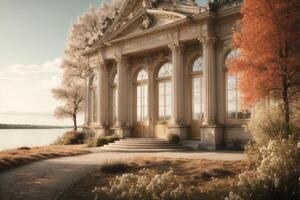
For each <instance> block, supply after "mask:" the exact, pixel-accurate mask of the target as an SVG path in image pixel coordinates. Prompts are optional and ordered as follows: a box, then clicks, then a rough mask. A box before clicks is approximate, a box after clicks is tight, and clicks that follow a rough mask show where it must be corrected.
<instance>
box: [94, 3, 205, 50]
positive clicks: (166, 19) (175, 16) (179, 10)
mask: <svg viewBox="0 0 300 200" xmlns="http://www.w3.org/2000/svg"><path fill="white" fill-rule="evenodd" d="M199 12H201V9H200V8H199V7H198V5H197V4H196V3H195V1H194V0H125V2H124V3H123V5H122V7H121V8H120V9H119V10H118V13H117V15H116V16H115V17H114V19H113V21H110V20H109V19H108V20H106V21H105V24H104V26H103V28H104V29H103V30H104V34H103V37H102V38H101V39H100V40H99V41H98V42H96V43H95V44H94V45H93V46H98V45H101V44H103V43H106V42H109V41H111V40H115V39H117V38H121V37H125V36H126V35H130V34H135V33H138V32H142V31H145V30H147V29H151V28H154V27H158V26H163V25H166V24H169V23H172V22H175V21H177V20H180V19H183V18H186V17H187V16H189V15H193V14H196V13H199Z"/></svg>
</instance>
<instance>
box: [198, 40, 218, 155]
mask: <svg viewBox="0 0 300 200" xmlns="http://www.w3.org/2000/svg"><path fill="white" fill-rule="evenodd" d="M199 40H200V42H201V44H202V49H203V59H204V88H205V110H204V124H203V126H202V127H201V144H202V145H203V146H202V147H203V148H205V149H210V150H216V149H220V148H222V146H223V133H222V127H220V126H219V124H218V123H217V78H216V77H217V73H216V49H215V45H216V38H215V37H214V36H205V37H203V36H201V37H200V38H199Z"/></svg>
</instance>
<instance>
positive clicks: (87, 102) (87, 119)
mask: <svg viewBox="0 0 300 200" xmlns="http://www.w3.org/2000/svg"><path fill="white" fill-rule="evenodd" d="M90 96H91V94H90V76H87V77H86V78H85V105H84V106H85V116H84V117H85V124H84V126H85V127H88V126H89V124H90V114H91V110H90Z"/></svg>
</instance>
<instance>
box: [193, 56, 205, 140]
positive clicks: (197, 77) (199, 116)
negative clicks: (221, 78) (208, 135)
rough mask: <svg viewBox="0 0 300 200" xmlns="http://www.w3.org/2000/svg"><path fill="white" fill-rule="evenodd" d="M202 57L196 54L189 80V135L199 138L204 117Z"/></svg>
mask: <svg viewBox="0 0 300 200" xmlns="http://www.w3.org/2000/svg"><path fill="white" fill-rule="evenodd" d="M203 71H204V66H203V58H202V57H201V56H197V57H196V58H195V59H194V60H193V62H192V65H191V67H190V80H191V87H190V88H191V89H190V91H191V97H192V98H191V105H192V106H191V109H192V112H191V119H192V120H191V125H192V126H191V137H192V139H201V134H200V126H201V125H202V122H203V119H204V109H205V93H204V84H203V83H204V81H203Z"/></svg>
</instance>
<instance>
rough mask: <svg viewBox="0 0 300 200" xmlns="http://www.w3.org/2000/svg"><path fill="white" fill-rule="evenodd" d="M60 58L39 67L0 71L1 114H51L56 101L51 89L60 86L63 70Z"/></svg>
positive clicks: (12, 67)
mask: <svg viewBox="0 0 300 200" xmlns="http://www.w3.org/2000/svg"><path fill="white" fill-rule="evenodd" d="M60 65H61V59H60V58H57V59H54V60H50V61H46V62H44V63H42V64H30V65H20V64H15V65H10V66H7V67H4V68H0V85H1V87H0V99H1V104H0V113H1V112H10V111H16V112H48V113H52V112H53V110H54V109H55V107H56V106H57V105H59V102H57V101H56V100H55V99H54V98H53V96H52V93H51V89H52V88H54V87H57V86H59V85H60V83H61V80H62V74H63V71H62V69H61V68H60Z"/></svg>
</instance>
